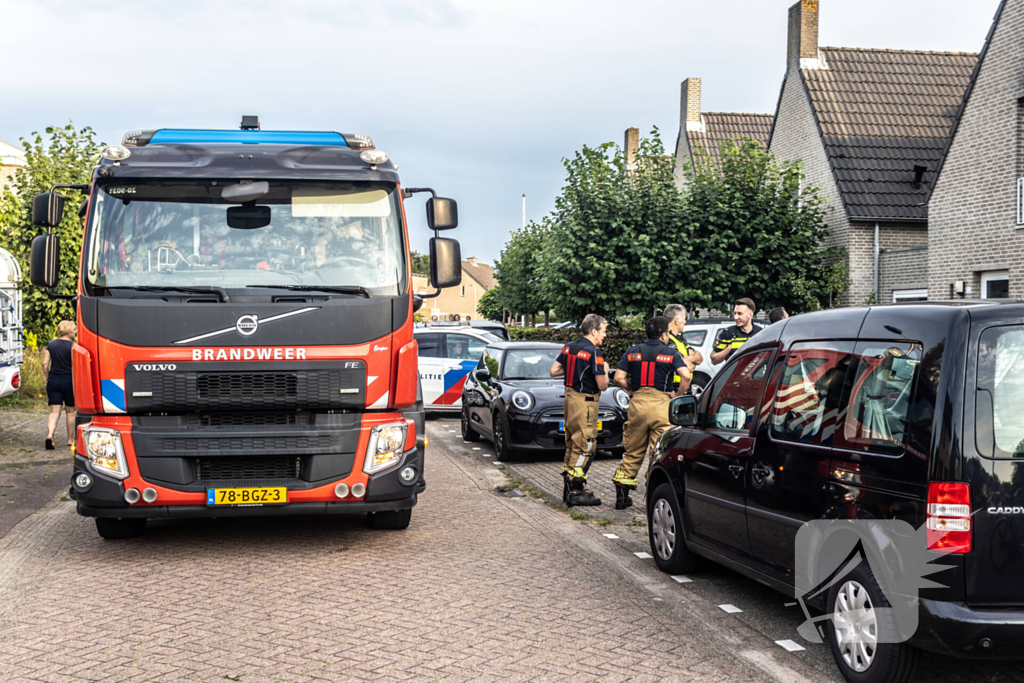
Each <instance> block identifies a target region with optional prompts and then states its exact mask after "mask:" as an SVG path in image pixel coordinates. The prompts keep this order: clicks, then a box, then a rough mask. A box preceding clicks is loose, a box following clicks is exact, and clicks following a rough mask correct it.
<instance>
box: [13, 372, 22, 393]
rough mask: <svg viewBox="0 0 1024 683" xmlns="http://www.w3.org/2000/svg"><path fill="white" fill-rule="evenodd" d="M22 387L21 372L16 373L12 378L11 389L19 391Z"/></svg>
mask: <svg viewBox="0 0 1024 683" xmlns="http://www.w3.org/2000/svg"><path fill="white" fill-rule="evenodd" d="M20 386H21V373H20V372H16V373H14V376H13V377H11V387H12V388H14V389H17V388H18V387H20Z"/></svg>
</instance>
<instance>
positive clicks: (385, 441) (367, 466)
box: [363, 422, 408, 474]
mask: <svg viewBox="0 0 1024 683" xmlns="http://www.w3.org/2000/svg"><path fill="white" fill-rule="evenodd" d="M407 429H408V425H406V424H405V423H404V422H395V423H392V424H385V425H377V426H376V427H374V428H373V429H372V430H371V431H370V442H369V444H367V446H366V459H365V461H364V462H363V472H366V473H367V474H373V473H374V472H380V471H381V470H386V469H387V468H389V467H393V466H395V465H397V464H398V462H399V461H400V460H401V459H402V452H403V449H404V447H405V435H406V430H407Z"/></svg>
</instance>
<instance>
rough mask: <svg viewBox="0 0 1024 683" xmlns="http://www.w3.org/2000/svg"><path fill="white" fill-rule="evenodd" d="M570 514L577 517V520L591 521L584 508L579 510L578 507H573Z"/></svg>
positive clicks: (574, 517)
mask: <svg viewBox="0 0 1024 683" xmlns="http://www.w3.org/2000/svg"><path fill="white" fill-rule="evenodd" d="M569 516H570V517H572V518H573V519H575V520H576V521H577V522H589V521H590V518H589V517H587V513H586V512H583V511H582V510H577V509H576V508H572V509H571V510H569Z"/></svg>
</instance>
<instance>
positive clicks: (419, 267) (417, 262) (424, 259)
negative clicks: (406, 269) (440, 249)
mask: <svg viewBox="0 0 1024 683" xmlns="http://www.w3.org/2000/svg"><path fill="white" fill-rule="evenodd" d="M412 272H414V273H416V274H417V275H428V276H429V275H430V255H429V254H421V253H420V252H418V251H416V250H415V249H413V250H412Z"/></svg>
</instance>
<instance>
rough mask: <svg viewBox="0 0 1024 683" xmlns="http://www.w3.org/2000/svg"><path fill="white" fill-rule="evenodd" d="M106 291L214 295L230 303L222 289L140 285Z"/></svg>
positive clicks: (225, 291)
mask: <svg viewBox="0 0 1024 683" xmlns="http://www.w3.org/2000/svg"><path fill="white" fill-rule="evenodd" d="M107 289H132V290H135V291H137V292H192V293H195V294H216V295H217V296H218V297H220V300H221V301H223V302H224V303H226V304H229V303H231V299H230V298H229V297H228V293H227V290H226V289H224V288H223V287H175V286H174V285H167V286H155V285H154V286H148V285H140V286H135V287H107Z"/></svg>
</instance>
